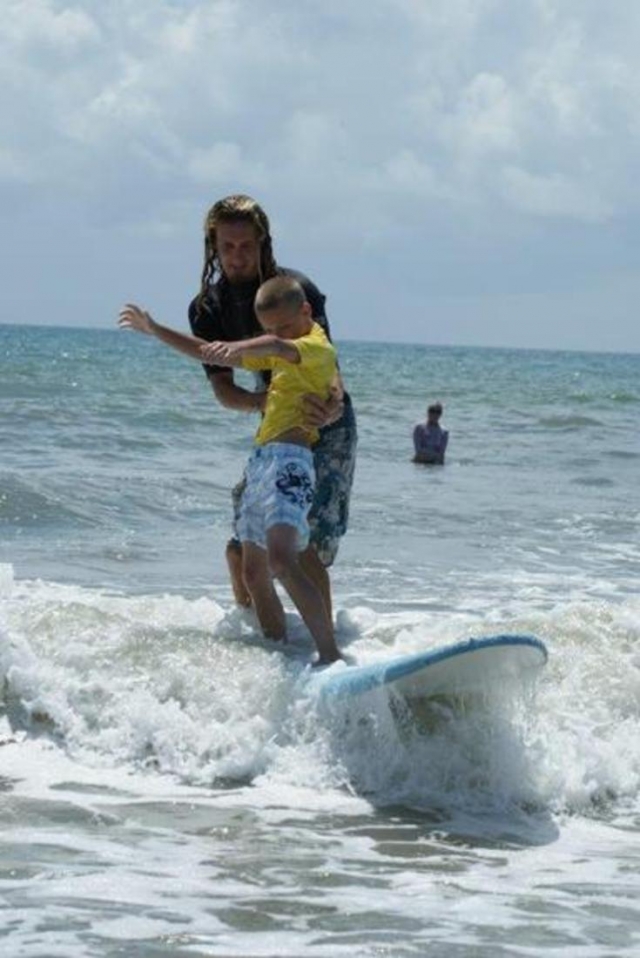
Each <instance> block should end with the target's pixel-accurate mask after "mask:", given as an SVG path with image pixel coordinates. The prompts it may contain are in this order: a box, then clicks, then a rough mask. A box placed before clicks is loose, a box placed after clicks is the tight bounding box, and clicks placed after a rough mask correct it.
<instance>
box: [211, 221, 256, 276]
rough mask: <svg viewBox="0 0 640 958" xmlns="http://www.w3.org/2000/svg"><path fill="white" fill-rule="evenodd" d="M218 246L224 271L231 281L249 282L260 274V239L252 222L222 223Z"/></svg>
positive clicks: (219, 227) (219, 257)
mask: <svg viewBox="0 0 640 958" xmlns="http://www.w3.org/2000/svg"><path fill="white" fill-rule="evenodd" d="M216 247H217V250H218V259H219V260H220V266H221V267H222V272H223V273H224V275H225V276H226V277H227V279H228V280H229V282H230V283H249V282H251V280H253V279H257V278H258V276H259V266H260V240H259V238H258V233H257V231H256V228H255V226H254V225H253V224H252V223H220V224H219V225H218V226H217V227H216Z"/></svg>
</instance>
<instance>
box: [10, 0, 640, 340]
mask: <svg viewBox="0 0 640 958" xmlns="http://www.w3.org/2000/svg"><path fill="white" fill-rule="evenodd" d="M0 11H1V13H2V30H1V32H0V78H1V83H0V131H1V136H0V212H1V216H2V220H3V223H2V248H1V256H0V283H1V300H0V322H2V323H20V324H23V323H24V324H53V325H63V326H90V327H96V328H115V322H116V318H117V313H118V309H119V308H120V306H121V305H122V304H123V303H124V302H131V301H133V302H138V303H140V304H141V305H143V306H144V307H145V308H147V309H149V310H150V311H151V312H152V313H153V315H154V316H155V317H156V318H157V319H159V320H160V321H162V322H166V323H168V324H169V325H174V326H177V327H179V328H185V327H186V307H187V305H188V302H189V300H190V299H191V297H192V296H193V295H194V294H195V293H196V292H197V290H198V288H199V283H200V274H201V269H202V238H203V230H202V224H203V220H204V215H205V213H206V211H207V209H208V208H209V207H210V206H211V205H212V204H213V203H214V202H215V201H216V200H217V199H219V198H220V197H222V196H225V195H227V194H229V193H237V192H241V193H249V194H251V195H252V196H255V197H256V199H258V200H259V202H260V203H261V204H262V205H263V207H264V208H265V209H266V211H267V213H268V215H269V217H270V220H271V226H272V234H273V238H274V248H275V252H276V257H277V259H278V262H279V263H280V264H281V265H284V266H290V267H295V268H297V269H300V270H302V271H303V272H305V273H307V275H309V276H310V277H311V278H312V279H313V280H314V281H315V282H316V284H317V285H318V286H319V287H320V288H321V289H322V290H323V292H324V293H325V294H326V295H327V298H328V299H327V312H328V315H329V319H330V322H331V327H332V331H333V335H334V338H335V339H337V340H338V341H340V340H341V339H343V340H370V341H382V342H409V343H424V344H434V345H470V346H500V347H523V348H545V349H578V350H590V351H591V350H598V351H600V350H602V351H619V352H640V322H638V319H637V316H636V312H637V303H638V302H639V301H640V271H639V270H638V269H637V252H638V250H640V189H639V188H638V177H639V173H638V171H639V170H640V162H639V161H640V57H639V56H638V50H640V3H638V2H637V0H606V2H603V0H322V2H318V0H206V2H205V0H173V2H170V0H77V2H69V0H66V2H65V0H0Z"/></svg>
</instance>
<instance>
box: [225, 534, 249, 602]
mask: <svg viewBox="0 0 640 958" xmlns="http://www.w3.org/2000/svg"><path fill="white" fill-rule="evenodd" d="M225 556H226V559H227V566H228V568H229V576H230V578H231V588H232V589H233V596H234V598H235V600H236V604H237V605H239V606H241V607H242V608H243V609H249V608H251V596H250V595H249V590H248V589H247V587H246V585H245V583H244V578H243V575H242V545H241V544H240V543H239V542H238V540H237V539H229V541H228V542H227V547H226V549H225Z"/></svg>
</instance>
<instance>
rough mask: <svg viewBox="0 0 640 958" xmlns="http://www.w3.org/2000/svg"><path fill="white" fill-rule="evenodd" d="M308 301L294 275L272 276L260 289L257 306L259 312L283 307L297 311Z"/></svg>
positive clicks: (257, 295) (293, 311)
mask: <svg viewBox="0 0 640 958" xmlns="http://www.w3.org/2000/svg"><path fill="white" fill-rule="evenodd" d="M306 302H307V297H306V296H305V294H304V290H303V288H302V286H301V285H300V283H299V282H298V280H297V279H294V278H293V276H272V277H271V279H268V280H266V281H265V282H264V283H263V284H262V286H260V288H259V289H258V292H257V293H256V301H255V308H256V312H257V313H268V312H270V311H271V310H272V309H281V308H284V309H287V310H289V311H290V312H292V313H295V312H297V311H298V310H299V309H300V307H301V306H303V304H304V303H306Z"/></svg>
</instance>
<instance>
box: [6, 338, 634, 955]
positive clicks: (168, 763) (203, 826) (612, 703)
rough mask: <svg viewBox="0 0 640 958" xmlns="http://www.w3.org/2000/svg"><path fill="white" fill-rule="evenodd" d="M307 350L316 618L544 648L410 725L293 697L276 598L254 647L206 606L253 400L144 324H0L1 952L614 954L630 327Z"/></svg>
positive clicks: (390, 647)
mask: <svg viewBox="0 0 640 958" xmlns="http://www.w3.org/2000/svg"><path fill="white" fill-rule="evenodd" d="M339 349H340V357H341V366H342V369H343V373H344V377H345V380H346V382H347V385H348V388H349V389H350V392H351V393H352V396H353V399H354V404H355V407H356V410H357V414H358V421H359V434H360V440H359V453H358V466H357V475H356V482H355V488H354V494H353V500H352V514H351V525H350V530H349V533H348V535H347V536H346V538H345V540H344V542H343V544H342V547H341V550H340V553H339V556H338V560H337V562H336V565H335V567H334V569H333V570H332V581H333V589H334V604H335V619H336V626H337V635H338V641H339V644H340V645H341V646H342V647H343V648H344V649H345V651H346V652H347V654H348V655H349V656H350V657H351V658H353V659H355V660H357V661H359V662H369V661H375V660H380V659H384V658H390V657H392V656H394V655H398V654H403V653H407V652H411V651H415V650H418V649H424V648H431V647H434V648H435V647H437V646H439V645H443V644H446V643H449V642H454V641H458V640H460V639H464V638H468V637H469V636H478V635H489V634H494V633H497V632H526V633H531V634H535V635H537V636H539V637H540V638H542V639H543V640H544V641H545V643H546V644H547V647H548V649H549V662H548V664H547V666H546V668H545V669H544V670H543V671H542V672H541V673H540V675H539V676H538V678H537V680H536V681H535V682H534V683H533V684H529V685H528V686H526V687H521V686H517V685H514V686H509V687H504V686H503V687H501V688H497V689H491V690H488V694H487V696H486V698H485V700H484V701H483V702H482V703H481V704H479V705H478V708H477V709H471V710H469V711H468V712H465V713H462V714H448V715H444V716H443V719H442V721H441V722H439V723H436V724H435V725H434V726H433V727H431V728H430V729H429V730H425V729H424V728H420V727H418V726H417V725H416V727H412V726H411V725H409V726H407V725H406V724H404V725H400V724H399V723H398V721H397V716H396V715H394V711H393V709H392V708H391V707H390V702H389V700H388V699H387V698H386V696H385V694H384V693H379V694H376V695H373V696H370V697H368V699H367V701H366V702H364V700H363V701H362V702H361V703H360V704H359V705H352V706H346V705H344V706H341V707H336V708H335V709H333V710H332V711H331V712H330V713H328V712H326V711H325V712H323V711H322V710H321V709H319V708H318V707H317V704H316V703H315V702H314V700H313V699H312V698H311V697H310V696H309V695H308V693H307V692H306V690H305V681H306V676H307V675H308V662H309V659H310V656H311V651H312V648H311V644H310V641H309V638H308V636H307V635H306V633H305V630H304V628H303V626H302V625H301V623H300V621H299V620H298V618H297V616H296V615H295V614H294V612H293V610H291V608H290V607H289V606H288V608H289V613H288V620H289V625H290V631H291V637H292V641H291V643H290V645H289V647H288V648H287V650H286V651H285V652H282V651H278V650H274V649H272V648H271V647H270V646H269V644H268V643H266V642H265V641H263V640H262V639H261V638H260V636H259V635H258V634H257V632H256V630H255V627H254V624H253V623H252V621H251V619H250V617H249V616H247V615H246V614H245V615H242V614H240V613H239V612H238V611H237V610H235V609H234V608H233V603H232V599H231V591H230V588H229V584H228V581H227V576H226V571H225V566H224V560H223V549H224V543H225V541H226V537H227V535H228V530H229V514H230V505H229V490H230V487H231V486H232V484H233V483H234V482H235V481H236V480H237V479H238V477H239V476H240V473H241V471H242V466H243V463H244V460H245V458H246V456H247V453H248V450H249V446H250V443H251V436H252V432H253V429H254V426H255V423H254V422H253V421H252V419H251V418H250V417H248V416H246V415H242V414H234V413H231V412H229V411H227V410H224V409H222V408H220V407H219V406H218V405H217V404H216V403H215V401H214V400H213V396H212V394H211V393H210V390H209V387H208V385H207V383H206V381H205V379H204V377H203V375H202V372H201V370H200V369H199V368H198V366H197V365H196V364H191V363H190V362H189V361H188V360H186V359H183V358H182V357H179V356H177V355H173V354H172V353H170V352H169V351H168V350H166V349H164V348H163V347H161V346H160V345H159V344H157V343H155V342H153V341H150V340H148V339H146V338H144V337H140V336H137V335H135V334H133V333H127V332H122V331H117V330H113V331H105V330H102V331H95V330H94V331H91V330H70V329H46V328H35V327H18V326H11V325H4V326H2V325H0V678H1V681H2V685H1V686H0V687H1V689H2V691H1V693H0V842H1V846H2V854H1V856H0V896H1V897H0V900H1V902H2V917H1V918H0V954H2V955H3V956H5V955H6V956H7V958H13V956H21V958H22V956H28V958H54V956H65V958H80V956H92V958H93V956H100V958H102V956H105V958H106V956H109V958H111V956H120V955H125V956H136V958H138V956H140V958H161V956H162V958H164V956H171V958H175V956H178V958H186V956H195V955H202V956H204V955H206V956H247V958H248V956H281V955H291V956H301V958H307V956H309V958H310V956H331V958H332V956H340V955H347V954H348V955H350V956H367V958H369V956H384V955H388V956H399V958H404V956H422V955H426V956H430V958H431V956H432V958H441V956H442V958H445V956H446V958H459V956H464V958H496V956H500V958H502V956H540V955H556V954H562V955H563V958H565V956H567V958H620V956H635V955H638V954H639V953H640V641H639V640H640V598H639V597H638V588H637V583H638V576H639V573H640V482H639V476H640V428H639V425H640V356H635V355H626V356H625V355H596V354H586V353H585V354H579V353H554V352H530V351H510V350H495V349H484V350H483V349H464V348H434V347H428V346H407V345H402V346H401V345H389V344H375V345H374V344H365V343H350V342H345V343H340V344H339ZM434 399H440V400H441V401H442V402H443V404H444V406H445V411H444V416H443V424H444V425H445V426H446V427H447V428H448V429H449V430H450V440H449V448H448V452H447V462H446V465H445V466H444V467H424V466H418V465H414V464H413V463H412V462H411V461H410V460H411V453H412V446H411V433H412V429H413V425H414V424H415V422H417V421H418V420H420V419H422V418H423V417H424V413H425V410H426V406H427V404H428V402H430V401H432V400H434ZM337 667H338V668H340V667H342V666H340V665H339V666H337Z"/></svg>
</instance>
